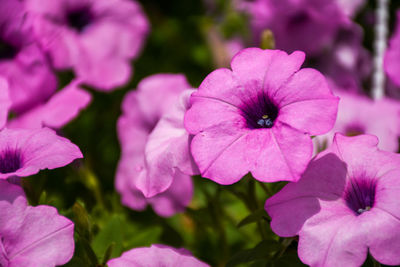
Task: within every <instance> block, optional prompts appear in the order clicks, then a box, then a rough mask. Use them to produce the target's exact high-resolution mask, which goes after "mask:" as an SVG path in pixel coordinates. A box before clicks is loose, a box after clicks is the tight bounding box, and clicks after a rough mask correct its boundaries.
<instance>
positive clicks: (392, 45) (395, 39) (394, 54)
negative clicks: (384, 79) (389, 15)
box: [384, 10, 400, 86]
mask: <svg viewBox="0 0 400 267" xmlns="http://www.w3.org/2000/svg"><path fill="white" fill-rule="evenodd" d="M384 68H385V71H386V73H387V75H388V76H389V78H390V79H391V80H392V82H393V83H394V84H396V85H397V86H400V75H399V73H400V10H398V11H397V24H396V30H395V32H394V34H393V36H392V38H391V39H390V40H389V47H388V49H387V51H386V54H385V61H384Z"/></svg>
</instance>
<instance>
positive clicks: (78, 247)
mask: <svg viewBox="0 0 400 267" xmlns="http://www.w3.org/2000/svg"><path fill="white" fill-rule="evenodd" d="M97 264H98V260H97V257H96V254H95V253H94V251H93V250H92V248H91V247H90V244H89V243H88V242H87V241H86V240H85V239H84V238H79V237H78V238H77V241H76V243H75V252H74V256H73V258H72V259H71V261H69V262H68V263H67V264H65V265H64V266H65V267H80V266H88V267H95V266H97Z"/></svg>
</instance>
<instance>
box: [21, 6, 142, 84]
mask: <svg viewBox="0 0 400 267" xmlns="http://www.w3.org/2000/svg"><path fill="white" fill-rule="evenodd" d="M24 2H25V5H26V8H27V9H28V10H29V11H30V12H31V14H33V16H34V29H35V33H36V36H37V38H38V41H39V42H40V44H41V46H42V47H43V49H44V50H45V51H47V52H48V53H49V55H50V58H51V60H52V63H53V65H54V66H55V67H56V68H58V69H65V68H73V69H74V70H75V73H76V74H77V75H78V76H79V77H80V78H82V79H83V80H84V81H85V82H86V83H87V84H89V85H92V86H94V87H96V88H98V89H99V90H105V91H109V90H111V89H113V88H115V87H116V86H120V85H123V84H125V83H126V82H127V81H128V80H129V79H130V76H131V62H130V61H131V60H132V59H134V58H135V57H137V56H138V54H139V52H140V49H141V47H142V45H143V42H144V39H145V37H146V35H147V32H148V31H149V25H148V21H147V19H146V17H145V15H144V13H143V11H142V9H141V8H140V6H139V4H138V3H137V2H136V1H130V0H79V1H76V0H45V1H44V0H26V1H24Z"/></svg>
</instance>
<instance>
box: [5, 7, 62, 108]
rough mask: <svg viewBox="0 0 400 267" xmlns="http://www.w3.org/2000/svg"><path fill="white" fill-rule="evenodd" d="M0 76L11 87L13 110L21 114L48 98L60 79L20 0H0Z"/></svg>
mask: <svg viewBox="0 0 400 267" xmlns="http://www.w3.org/2000/svg"><path fill="white" fill-rule="evenodd" d="M0 75H1V76H4V77H5V78H6V79H7V80H8V82H9V87H10V98H11V100H12V107H11V108H12V110H13V111H14V112H17V113H20V112H23V111H25V110H27V109H29V108H31V107H32V106H33V105H36V104H37V103H38V102H40V101H43V100H45V99H47V98H48V97H49V96H50V95H51V94H52V93H54V92H55V90H56V89H57V80H56V77H55V75H54V73H53V72H52V71H51V69H50V67H49V64H48V62H47V59H46V57H45V55H44V54H43V52H42V51H41V50H40V49H39V46H38V45H37V44H36V43H35V40H34V36H33V34H32V23H31V20H30V19H29V18H27V16H26V11H25V10H24V7H23V5H22V3H21V2H20V1H18V0H7V1H0Z"/></svg>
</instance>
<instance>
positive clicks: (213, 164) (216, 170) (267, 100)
mask: <svg viewBox="0 0 400 267" xmlns="http://www.w3.org/2000/svg"><path fill="white" fill-rule="evenodd" d="M303 61H304V53H302V52H299V51H296V52H294V53H292V54H291V55H288V54H286V53H285V52H283V51H279V50H261V49H258V48H248V49H244V50H242V51H241V52H239V53H238V54H237V55H236V56H235V57H234V58H233V60H232V62H231V67H232V71H231V70H229V69H217V70H215V71H214V72H212V73H211V74H209V75H208V76H207V77H206V78H205V80H204V81H203V82H202V84H201V85H200V88H199V90H198V91H197V92H195V93H193V94H192V97H191V101H192V106H191V108H190V109H189V110H188V111H187V113H186V115H185V126H186V129H187V130H188V132H189V133H191V134H193V135H195V137H194V138H193V141H192V143H191V149H192V155H193V157H194V160H195V161H196V163H197V165H198V167H199V169H200V172H201V174H202V176H203V177H207V178H210V179H211V180H213V181H215V182H217V183H220V184H232V183H235V182H237V181H238V180H240V179H241V178H242V177H243V176H244V175H245V174H246V173H248V172H249V171H250V172H251V173H252V174H253V176H254V177H255V178H256V179H258V180H260V181H263V182H274V181H281V180H289V181H296V180H297V179H299V178H300V175H301V173H302V172H303V171H304V169H305V168H306V166H307V163H308V161H309V160H310V158H311V155H312V142H311V138H310V135H318V134H323V133H326V132H327V131H329V130H330V129H331V128H332V127H333V124H334V122H335V119H336V112H337V105H338V98H337V97H334V96H333V95H332V93H331V91H330V89H329V87H328V85H327V82H326V80H325V78H324V77H323V76H322V75H321V73H319V72H318V71H316V70H314V69H301V70H300V66H301V64H302V63H303Z"/></svg>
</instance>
